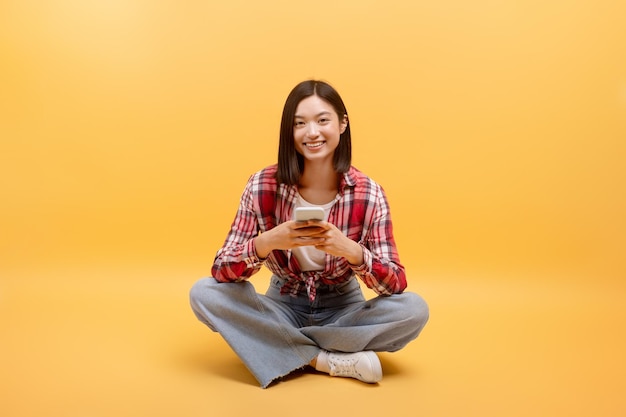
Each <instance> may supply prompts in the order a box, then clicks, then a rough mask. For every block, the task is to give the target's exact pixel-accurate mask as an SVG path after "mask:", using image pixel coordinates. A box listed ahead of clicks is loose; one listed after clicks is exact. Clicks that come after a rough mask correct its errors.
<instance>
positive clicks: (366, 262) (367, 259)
mask: <svg viewBox="0 0 626 417" xmlns="http://www.w3.org/2000/svg"><path fill="white" fill-rule="evenodd" d="M359 245H360V246H361V249H363V263H362V264H361V265H350V266H351V267H352V270H353V271H354V272H356V273H357V274H359V275H362V274H366V273H369V272H370V271H371V270H372V252H370V250H369V249H367V248H366V247H365V246H364V245H362V244H361V243H359Z"/></svg>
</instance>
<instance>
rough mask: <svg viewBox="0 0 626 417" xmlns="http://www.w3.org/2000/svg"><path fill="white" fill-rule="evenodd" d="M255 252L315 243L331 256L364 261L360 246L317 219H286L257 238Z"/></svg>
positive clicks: (317, 247)
mask: <svg viewBox="0 0 626 417" xmlns="http://www.w3.org/2000/svg"><path fill="white" fill-rule="evenodd" d="M255 245H256V252H257V256H259V257H260V258H265V257H267V255H269V253H270V252H271V251H272V250H275V249H280V250H287V249H293V248H295V247H299V246H315V248H316V249H319V250H321V251H324V252H326V253H329V254H331V255H333V256H341V257H344V258H346V260H347V261H348V262H349V263H351V264H352V265H361V264H362V263H363V249H362V248H361V246H360V245H359V244H358V243H356V242H355V241H353V240H351V239H349V238H348V237H347V236H346V235H344V234H343V233H342V232H341V230H339V229H338V228H337V227H336V226H335V225H333V224H331V223H328V222H323V221H318V220H308V221H306V222H295V221H287V222H284V223H281V224H280V225H278V226H276V227H274V228H273V229H272V230H269V231H267V232H265V233H263V234H261V235H259V236H258V237H257V238H256V241H255Z"/></svg>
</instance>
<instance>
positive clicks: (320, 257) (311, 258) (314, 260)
mask: <svg viewBox="0 0 626 417" xmlns="http://www.w3.org/2000/svg"><path fill="white" fill-rule="evenodd" d="M334 204H335V200H332V201H331V202H330V203H326V204H321V205H320V204H311V203H309V202H308V201H306V200H305V199H304V198H302V196H301V195H300V194H298V199H297V200H296V205H295V207H321V208H323V209H324V221H328V213H330V208H331V207H332V206H333V205H334ZM294 212H295V210H294ZM291 253H292V254H293V255H294V256H295V257H296V259H297V260H298V264H300V269H301V270H302V271H323V270H324V265H325V263H326V252H324V251H321V250H319V249H315V246H300V247H297V248H293V249H292V250H291Z"/></svg>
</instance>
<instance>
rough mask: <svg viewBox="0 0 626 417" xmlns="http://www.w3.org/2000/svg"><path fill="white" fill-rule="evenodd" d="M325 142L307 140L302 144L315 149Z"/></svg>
mask: <svg viewBox="0 0 626 417" xmlns="http://www.w3.org/2000/svg"><path fill="white" fill-rule="evenodd" d="M325 143H326V142H324V141H321V142H308V143H305V144H304V146H306V147H307V148H308V149H317V148H321V147H322V145H324V144H325Z"/></svg>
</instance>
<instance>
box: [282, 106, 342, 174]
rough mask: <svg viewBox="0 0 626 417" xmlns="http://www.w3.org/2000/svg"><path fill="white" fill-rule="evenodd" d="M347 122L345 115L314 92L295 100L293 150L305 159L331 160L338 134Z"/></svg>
mask: <svg viewBox="0 0 626 417" xmlns="http://www.w3.org/2000/svg"><path fill="white" fill-rule="evenodd" d="M347 126H348V118H347V116H343V117H342V118H340V117H339V116H338V115H337V112H335V109H334V108H333V106H331V105H330V104H329V103H328V102H326V101H324V100H323V99H321V98H319V97H318V96H316V95H313V96H310V97H307V98H305V99H303V100H302V101H301V102H300V103H298V107H296V115H295V117H294V121H293V138H294V142H295V146H296V151H297V152H298V153H299V154H301V155H302V156H303V157H304V160H305V161H324V160H330V162H331V163H332V157H333V154H334V153H335V149H337V146H338V145H339V136H340V135H341V134H342V133H343V132H344V130H346V127H347Z"/></svg>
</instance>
